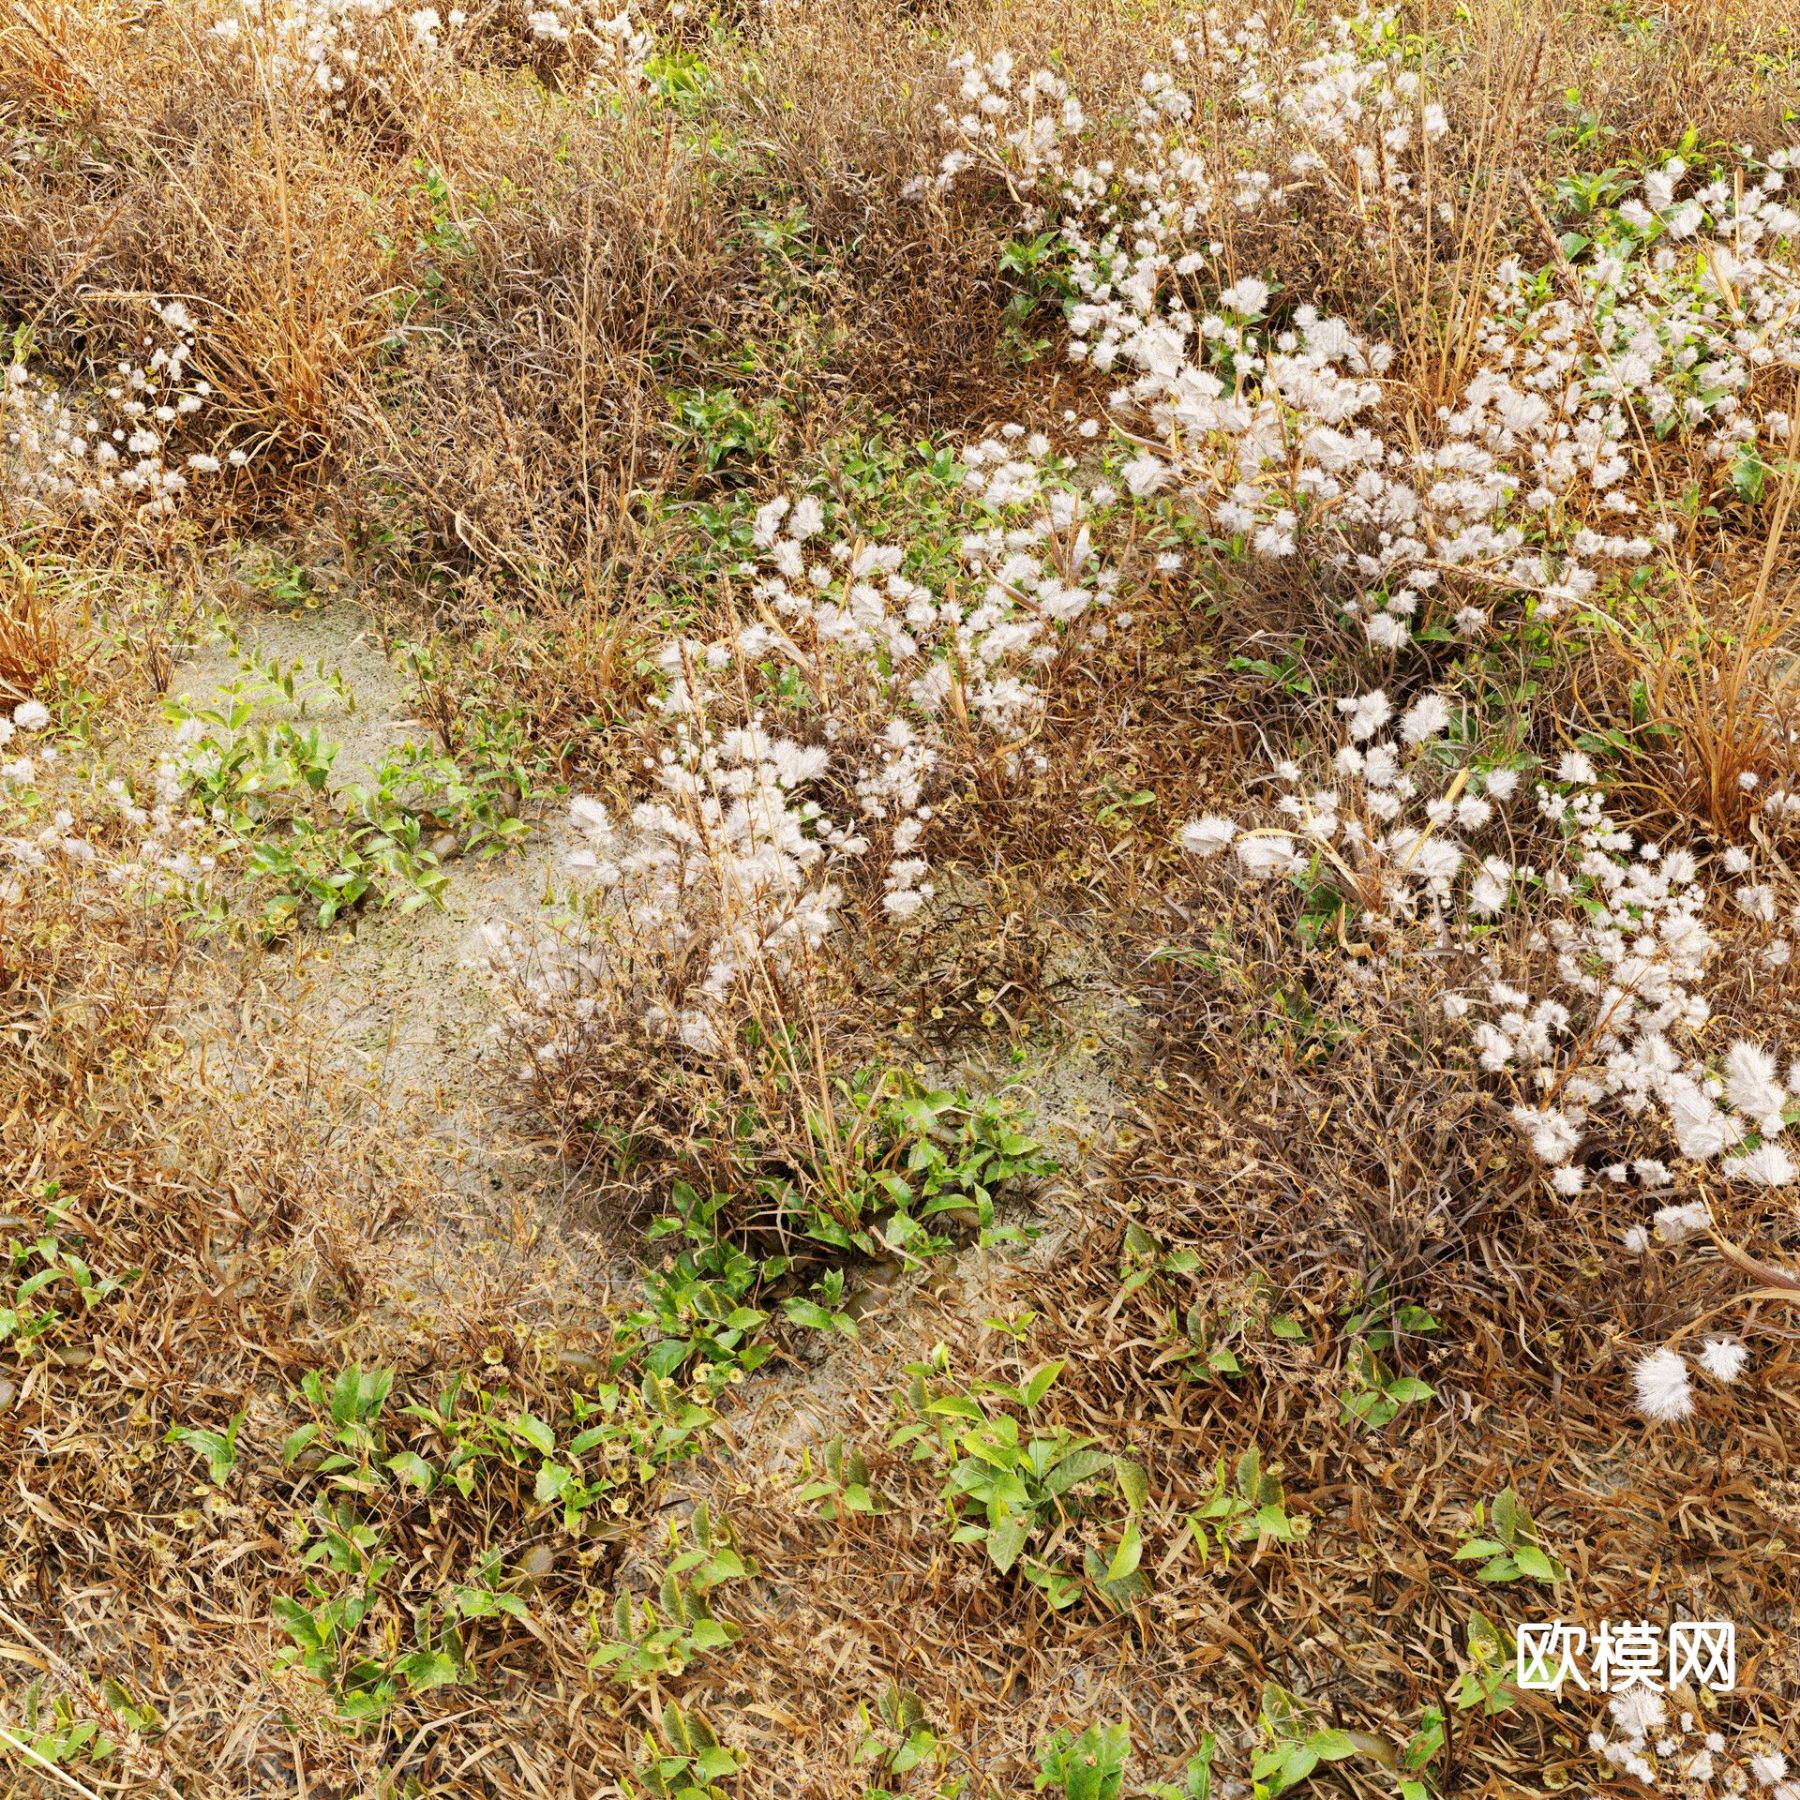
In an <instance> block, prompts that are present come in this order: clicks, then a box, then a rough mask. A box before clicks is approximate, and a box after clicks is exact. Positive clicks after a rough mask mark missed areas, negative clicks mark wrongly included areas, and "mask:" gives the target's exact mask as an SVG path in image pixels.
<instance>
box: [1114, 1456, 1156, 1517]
mask: <svg viewBox="0 0 1800 1800" xmlns="http://www.w3.org/2000/svg"><path fill="white" fill-rule="evenodd" d="M1113 1479H1114V1480H1115V1481H1117V1482H1118V1484H1119V1493H1120V1495H1121V1496H1122V1497H1123V1499H1124V1501H1125V1504H1126V1505H1127V1506H1128V1507H1129V1508H1130V1509H1131V1510H1132V1511H1133V1512H1134V1513H1140V1512H1142V1511H1143V1510H1144V1508H1145V1506H1146V1505H1147V1504H1148V1503H1149V1499H1150V1477H1149V1476H1148V1475H1146V1474H1145V1473H1144V1469H1143V1465H1142V1464H1141V1463H1135V1462H1132V1461H1131V1460H1130V1459H1129V1458H1128V1457H1123V1456H1115V1457H1114V1458H1113Z"/></svg>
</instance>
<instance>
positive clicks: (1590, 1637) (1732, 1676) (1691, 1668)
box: [1516, 1619, 1737, 1694]
mask: <svg viewBox="0 0 1800 1800" xmlns="http://www.w3.org/2000/svg"><path fill="white" fill-rule="evenodd" d="M1516 1679H1517V1681H1518V1685H1519V1686H1520V1687H1521V1688H1530V1689H1536V1690H1537V1691H1539V1692H1547V1693H1559V1692H1560V1691H1561V1689H1562V1685H1563V1683H1564V1682H1565V1681H1572V1682H1573V1683H1574V1684H1575V1685H1576V1686H1577V1687H1578V1688H1580V1689H1581V1690H1582V1691H1583V1692H1584V1693H1598V1694H1622V1693H1626V1692H1628V1691H1629V1690H1630V1689H1632V1688H1647V1689H1648V1690H1649V1691H1650V1692H1651V1693H1653V1694H1660V1693H1661V1692H1662V1691H1663V1690H1664V1689H1665V1688H1672V1687H1678V1686H1680V1684H1681V1683H1682V1682H1684V1681H1691V1682H1693V1683H1694V1684H1695V1686H1697V1687H1705V1688H1711V1689H1712V1691H1713V1692H1714V1693H1716V1694H1729V1693H1731V1692H1732V1691H1733V1690H1734V1689H1735V1688H1736V1686H1737V1627H1736V1626H1735V1625H1734V1624H1732V1623H1731V1622H1730V1621H1729V1620H1727V1619H1677V1620H1676V1621H1675V1622H1674V1623H1673V1624H1672V1625H1670V1626H1669V1627H1668V1628H1667V1630H1666V1631H1665V1630H1664V1629H1663V1628H1662V1627H1660V1626H1657V1625H1652V1624H1650V1623H1649V1622H1648V1621H1647V1620H1643V1619H1639V1620H1637V1621H1635V1622H1631V1623H1623V1624H1614V1623H1612V1622H1611V1621H1610V1620H1602V1621H1601V1623H1600V1624H1599V1625H1598V1626H1597V1627H1596V1628H1595V1629H1594V1630H1593V1631H1592V1632H1589V1631H1588V1629H1587V1627H1586V1626H1583V1625H1570V1624H1568V1623H1566V1622H1565V1621H1564V1620H1561V1619H1556V1620H1553V1621H1551V1622H1550V1623H1548V1624H1541V1625H1521V1626H1520V1627H1519V1655H1518V1669H1517V1671H1516Z"/></svg>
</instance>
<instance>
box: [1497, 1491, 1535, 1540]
mask: <svg viewBox="0 0 1800 1800" xmlns="http://www.w3.org/2000/svg"><path fill="white" fill-rule="evenodd" d="M1525 1522H1526V1523H1527V1524H1529V1523H1530V1521H1529V1520H1526V1521H1525ZM1519 1524H1520V1516H1519V1496H1518V1494H1517V1493H1516V1492H1515V1491H1514V1490H1513V1488H1512V1487H1510V1486H1508V1487H1503V1488H1502V1489H1501V1490H1500V1492H1499V1493H1497V1494H1496V1495H1495V1496H1494V1535H1495V1536H1496V1537H1498V1538H1499V1539H1500V1541H1501V1543H1502V1544H1510V1543H1511V1542H1512V1541H1513V1539H1514V1538H1515V1537H1517V1536H1518V1533H1519Z"/></svg>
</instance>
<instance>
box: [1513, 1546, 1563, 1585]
mask: <svg viewBox="0 0 1800 1800" xmlns="http://www.w3.org/2000/svg"><path fill="white" fill-rule="evenodd" d="M1513 1561H1514V1562H1516V1563H1517V1564H1518V1565H1519V1568H1520V1570H1521V1571H1522V1572H1523V1573H1524V1574H1526V1575H1529V1576H1530V1577H1531V1579H1532V1580H1533V1581H1561V1580H1562V1579H1563V1576H1564V1573H1565V1571H1564V1570H1563V1568H1562V1566H1561V1565H1560V1564H1559V1563H1557V1562H1556V1561H1555V1560H1554V1559H1553V1558H1551V1557H1549V1556H1546V1555H1545V1554H1544V1552H1543V1551H1542V1550H1540V1549H1538V1547H1537V1546H1536V1545H1535V1544H1521V1545H1519V1546H1518V1548H1517V1549H1515V1550H1514V1551H1513Z"/></svg>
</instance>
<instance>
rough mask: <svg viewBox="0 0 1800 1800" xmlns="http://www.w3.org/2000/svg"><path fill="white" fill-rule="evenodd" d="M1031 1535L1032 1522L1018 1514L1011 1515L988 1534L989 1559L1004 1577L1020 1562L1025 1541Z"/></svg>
mask: <svg viewBox="0 0 1800 1800" xmlns="http://www.w3.org/2000/svg"><path fill="white" fill-rule="evenodd" d="M1030 1535H1031V1521H1030V1520H1029V1519H1025V1518H1021V1517H1020V1516H1019V1515H1018V1514H1017V1513H1012V1514H1009V1515H1008V1516H1007V1517H1006V1518H1004V1519H1002V1520H1001V1521H1000V1523H999V1524H998V1525H996V1526H994V1527H993V1529H992V1530H991V1531H989V1533H988V1538H987V1551H988V1558H989V1560H990V1561H991V1562H992V1563H993V1565H994V1567H995V1568H996V1569H998V1570H999V1571H1000V1573H1001V1574H1002V1575H1004V1574H1006V1573H1007V1571H1008V1570H1010V1569H1011V1568H1012V1566H1013V1564H1014V1563H1016V1562H1017V1561H1018V1560H1019V1552H1020V1551H1021V1550H1023V1549H1024V1548H1025V1540H1026V1539H1027V1538H1028V1537H1030Z"/></svg>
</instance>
